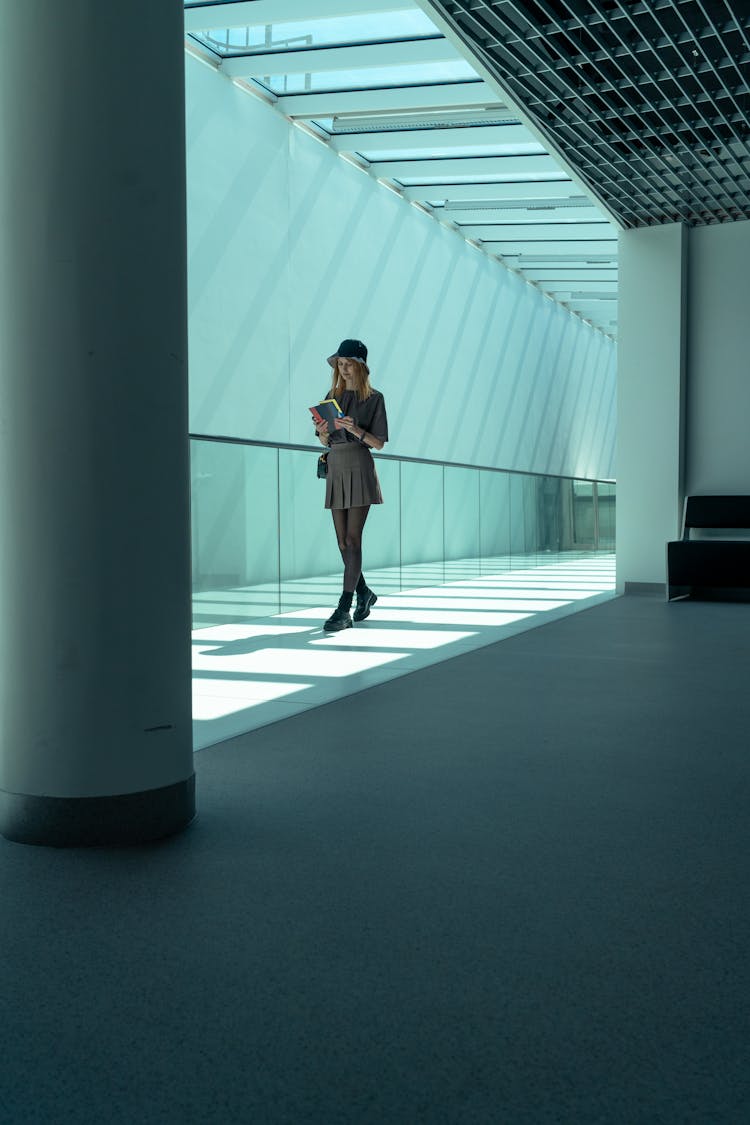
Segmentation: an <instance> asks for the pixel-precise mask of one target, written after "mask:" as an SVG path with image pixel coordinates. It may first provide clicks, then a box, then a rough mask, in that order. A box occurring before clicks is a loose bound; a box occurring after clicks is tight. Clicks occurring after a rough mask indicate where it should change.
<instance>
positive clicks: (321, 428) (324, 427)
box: [315, 419, 328, 437]
mask: <svg viewBox="0 0 750 1125" xmlns="http://www.w3.org/2000/svg"><path fill="white" fill-rule="evenodd" d="M315 429H316V430H317V432H318V437H320V436H321V435H322V436H323V437H325V435H326V434H327V433H328V423H327V422H326V421H325V419H324V420H323V421H322V422H316V423H315Z"/></svg>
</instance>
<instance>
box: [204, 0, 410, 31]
mask: <svg viewBox="0 0 750 1125" xmlns="http://www.w3.org/2000/svg"><path fill="white" fill-rule="evenodd" d="M404 6H405V5H404V3H403V0H402V2H401V3H398V2H397V0H315V13H314V16H313V17H312V18H313V19H316V20H322V19H337V18H338V17H340V16H353V15H360V14H361V15H379V14H380V13H382V12H393V11H398V9H400V8H403V7H404ZM310 7H311V3H310V0H250V2H246V3H243V4H208V5H201V6H200V7H198V8H186V9H185V31H186V32H190V31H209V30H210V29H212V28H221V29H222V30H223V29H224V28H230V27H258V26H263V25H268V24H275V23H294V22H295V21H296V20H308V21H309V20H310V19H311V16H310Z"/></svg>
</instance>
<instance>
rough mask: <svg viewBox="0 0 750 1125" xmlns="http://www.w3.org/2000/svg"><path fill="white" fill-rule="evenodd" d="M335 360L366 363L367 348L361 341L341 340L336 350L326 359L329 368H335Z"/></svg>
mask: <svg viewBox="0 0 750 1125" xmlns="http://www.w3.org/2000/svg"><path fill="white" fill-rule="evenodd" d="M337 359H357V360H359V362H360V363H367V348H366V347H365V345H364V344H363V343H362V341H361V340H342V341H341V343H340V344H339V346H338V350H337V351H335V352H334V353H333V355H329V357H328V362H329V363H330V365H331V367H335V366H336V360H337Z"/></svg>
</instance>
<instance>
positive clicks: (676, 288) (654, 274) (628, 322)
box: [617, 223, 687, 590]
mask: <svg viewBox="0 0 750 1125" xmlns="http://www.w3.org/2000/svg"><path fill="white" fill-rule="evenodd" d="M686 251H687V232H686V229H685V228H684V227H683V226H682V225H681V224H680V223H672V224H669V225H667V226H661V227H643V228H639V229H637V230H628V231H623V232H622V234H621V235H620V240H619V313H618V322H619V363H618V367H619V373H618V403H617V410H618V442H617V466H618V479H617V584H618V589H620V590H623V589H624V588H625V586H626V584H627V583H646V584H651V583H662V582H664V581H665V550H666V548H665V543H666V542H667V540H669V539H674V538H676V537H677V535H678V531H679V524H680V515H681V501H682V476H681V464H682V450H683V435H684V394H683V388H684V365H685V355H684V346H683V340H684V323H685V307H684V293H685V285H684V279H685V259H686Z"/></svg>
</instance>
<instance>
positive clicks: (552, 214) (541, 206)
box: [404, 188, 616, 249]
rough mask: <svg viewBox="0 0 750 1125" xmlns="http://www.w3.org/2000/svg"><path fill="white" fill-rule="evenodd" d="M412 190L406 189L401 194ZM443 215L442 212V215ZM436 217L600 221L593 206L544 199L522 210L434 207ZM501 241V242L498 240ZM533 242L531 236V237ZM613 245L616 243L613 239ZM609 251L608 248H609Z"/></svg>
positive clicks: (530, 223) (526, 221) (465, 220)
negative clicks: (552, 204)
mask: <svg viewBox="0 0 750 1125" xmlns="http://www.w3.org/2000/svg"><path fill="white" fill-rule="evenodd" d="M410 190H412V189H410V188H405V189H404V194H406V192H407V191H410ZM444 212H445V213H444ZM435 214H436V217H437V218H439V219H442V218H448V219H451V220H452V221H453V222H456V223H491V222H493V221H501V220H502V221H505V222H510V223H514V224H515V223H518V224H520V225H521V226H523V227H524V228H528V227H530V226H531V227H533V226H536V225H537V224H538V223H542V222H544V223H547V224H549V223H551V224H555V223H558V222H559V223H560V225H561V226H563V225H565V223H569V222H576V221H578V222H584V223H585V222H588V221H589V220H596V219H600V218H601V215H600V213H599V212H598V211H597V210H596V208H594V207H557V208H555V207H549V208H548V207H547V206H546V205H545V203H544V200H543V199H540V200H539V201H538V202H537V203H535V204H533V205H532V206H530V207H524V206H523V204H520V205H519V204H518V203H516V204H513V205H510V206H508V205H506V206H502V204H498V205H497V206H493V205H492V204H491V203H488V204H486V205H485V206H483V207H481V208H476V209H475V210H471V211H461V210H458V209H456V210H455V211H454V210H448V211H445V208H443V207H436V208H435ZM592 238H595V239H596V240H597V241H599V242H600V241H602V240H601V239H599V238H598V236H596V235H594V236H592ZM501 241H502V239H501ZM531 241H533V236H532V238H531ZM612 242H613V244H614V245H616V242H615V240H614V239H613V240H612ZM608 249H611V247H608Z"/></svg>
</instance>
